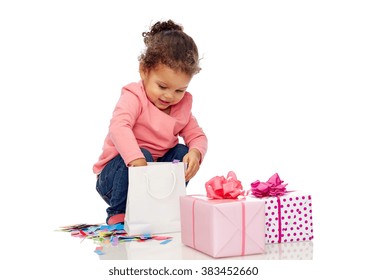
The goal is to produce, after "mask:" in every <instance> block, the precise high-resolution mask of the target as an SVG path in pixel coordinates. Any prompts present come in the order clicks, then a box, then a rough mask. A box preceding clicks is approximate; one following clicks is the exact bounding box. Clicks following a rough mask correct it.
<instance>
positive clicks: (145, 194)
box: [125, 162, 186, 235]
mask: <svg viewBox="0 0 367 280" xmlns="http://www.w3.org/2000/svg"><path fill="white" fill-rule="evenodd" d="M184 195H186V186H185V164H184V163H182V162H179V163H171V162H149V163H148V166H139V167H130V168H129V190H128V195H127V204H126V216H125V230H126V232H127V233H128V234H129V235H138V234H144V233H151V234H155V233H169V232H179V231H180V230H181V223H180V201H179V198H180V196H184Z"/></svg>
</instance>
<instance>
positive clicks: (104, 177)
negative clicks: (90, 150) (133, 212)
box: [96, 144, 189, 222]
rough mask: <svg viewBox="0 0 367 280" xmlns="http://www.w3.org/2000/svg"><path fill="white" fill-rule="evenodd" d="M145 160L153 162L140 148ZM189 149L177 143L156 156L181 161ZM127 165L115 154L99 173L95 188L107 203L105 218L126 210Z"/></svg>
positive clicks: (167, 160) (150, 156)
mask: <svg viewBox="0 0 367 280" xmlns="http://www.w3.org/2000/svg"><path fill="white" fill-rule="evenodd" d="M141 151H142V152H143V154H144V157H145V159H146V161H147V162H153V161H154V160H153V157H152V155H151V153H150V152H149V151H148V150H146V149H143V148H141ZM188 151H189V149H188V147H186V146H185V145H182V144H177V145H176V146H175V147H173V148H172V149H170V150H169V151H168V152H167V153H166V154H165V155H164V156H163V157H161V158H158V160H157V161H159V162H172V161H173V160H174V159H177V160H180V161H182V159H183V157H184V156H185V155H186V154H187V153H188ZM128 171H129V169H128V167H127V166H126V164H125V162H124V161H123V159H122V158H121V156H120V155H117V156H116V157H114V158H113V159H112V160H110V161H109V162H108V163H107V165H106V166H105V167H104V168H103V170H102V172H101V174H99V176H98V179H97V184H96V189H97V192H98V193H99V195H100V196H101V197H102V198H103V200H104V201H105V202H106V203H107V204H108V205H109V207H107V209H106V212H107V219H106V222H107V221H108V219H109V217H111V216H113V215H116V214H122V213H125V211H126V200H127V191H128V187H129V175H128Z"/></svg>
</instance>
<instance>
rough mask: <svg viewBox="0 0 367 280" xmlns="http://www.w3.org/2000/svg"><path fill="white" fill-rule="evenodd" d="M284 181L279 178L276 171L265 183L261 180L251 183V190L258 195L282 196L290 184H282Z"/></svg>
mask: <svg viewBox="0 0 367 280" xmlns="http://www.w3.org/2000/svg"><path fill="white" fill-rule="evenodd" d="M283 182H284V181H282V180H281V179H280V178H279V175H278V173H275V174H274V175H273V176H271V177H270V178H269V180H268V181H267V182H265V183H264V182H260V181H259V180H256V181H255V182H253V183H251V192H252V194H253V195H254V196H256V197H265V196H280V195H283V194H284V193H285V192H286V188H285V187H286V186H287V185H288V184H282V183H283Z"/></svg>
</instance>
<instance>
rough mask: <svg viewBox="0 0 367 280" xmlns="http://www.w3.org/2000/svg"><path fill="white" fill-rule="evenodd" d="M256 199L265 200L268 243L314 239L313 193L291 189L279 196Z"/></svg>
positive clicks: (266, 238)
mask: <svg viewBox="0 0 367 280" xmlns="http://www.w3.org/2000/svg"><path fill="white" fill-rule="evenodd" d="M249 199H251V200H252V198H249ZM254 199H255V200H261V201H265V242H266V243H286V242H298V241H309V240H312V239H313V221H312V199H311V195H309V194H305V193H303V192H301V191H290V192H287V193H285V194H284V195H282V196H279V197H266V198H254Z"/></svg>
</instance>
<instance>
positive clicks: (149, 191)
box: [144, 171, 176, 199]
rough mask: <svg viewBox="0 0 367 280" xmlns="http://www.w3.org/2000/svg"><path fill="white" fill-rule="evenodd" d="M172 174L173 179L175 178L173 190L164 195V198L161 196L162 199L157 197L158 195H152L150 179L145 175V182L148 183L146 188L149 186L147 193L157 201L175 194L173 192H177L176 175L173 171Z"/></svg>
mask: <svg viewBox="0 0 367 280" xmlns="http://www.w3.org/2000/svg"><path fill="white" fill-rule="evenodd" d="M171 174H172V177H173V184H172V187H171V189H170V190H169V192H168V193H167V194H166V195H163V196H160V197H159V196H156V195H154V194H153V193H152V191H151V189H150V184H149V177H148V175H147V174H144V176H145V180H146V181H147V184H146V186H147V192H148V194H149V195H150V196H151V197H153V198H156V199H165V198H167V197H169V196H170V195H171V194H172V193H173V191H174V190H175V186H176V175H175V173H174V172H173V171H171Z"/></svg>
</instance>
